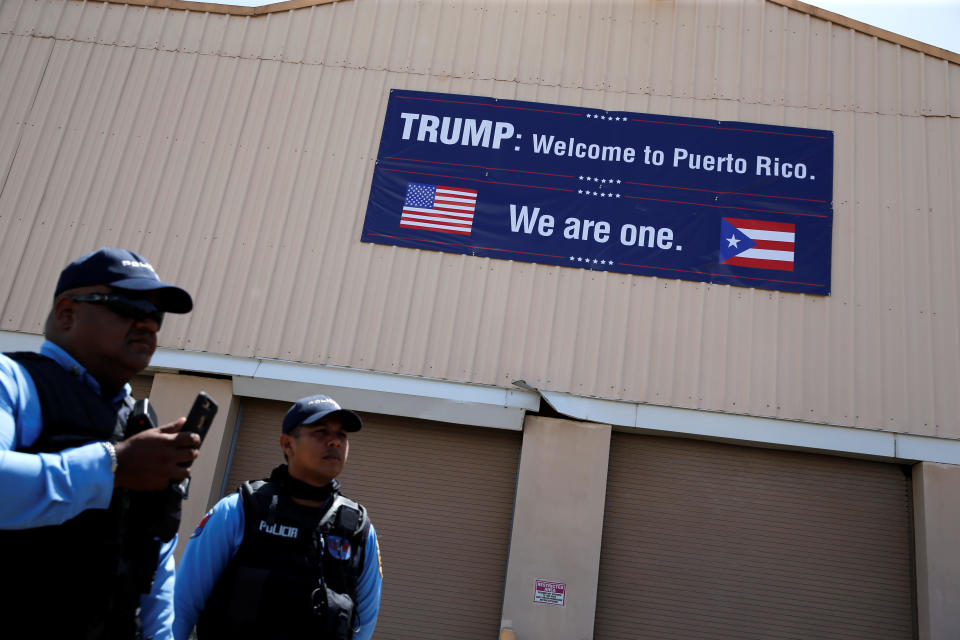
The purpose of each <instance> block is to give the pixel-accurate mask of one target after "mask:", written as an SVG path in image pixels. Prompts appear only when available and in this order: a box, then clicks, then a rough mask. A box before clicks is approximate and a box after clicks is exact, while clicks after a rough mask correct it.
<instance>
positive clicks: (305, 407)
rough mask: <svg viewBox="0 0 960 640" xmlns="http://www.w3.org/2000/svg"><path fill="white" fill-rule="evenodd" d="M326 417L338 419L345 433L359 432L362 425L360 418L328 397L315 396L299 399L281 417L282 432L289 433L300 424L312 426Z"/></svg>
mask: <svg viewBox="0 0 960 640" xmlns="http://www.w3.org/2000/svg"><path fill="white" fill-rule="evenodd" d="M327 416H333V417H335V418H339V419H340V422H341V423H342V424H343V428H344V430H345V431H360V428H361V427H362V426H363V423H362V422H361V421H360V416H358V415H357V414H355V413H354V412H353V411H350V410H349V409H342V408H341V407H340V405H339V404H337V401H336V400H334V399H333V398H331V397H330V396H324V395H315V396H307V397H306V398H300V399H299V400H297V402H296V404H294V405H293V406H292V407H290V410H289V411H287V415H285V416H283V432H284V433H290V432H291V431H293V430H294V429H295V428H296V427H299V426H300V425H301V424H313V423H314V422H318V421H320V420H321V419H322V418H326V417H327Z"/></svg>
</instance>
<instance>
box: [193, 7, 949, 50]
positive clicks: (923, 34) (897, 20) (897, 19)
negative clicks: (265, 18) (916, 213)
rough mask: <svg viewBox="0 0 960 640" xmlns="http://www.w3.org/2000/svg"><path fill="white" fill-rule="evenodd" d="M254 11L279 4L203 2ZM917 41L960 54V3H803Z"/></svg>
mask: <svg viewBox="0 0 960 640" xmlns="http://www.w3.org/2000/svg"><path fill="white" fill-rule="evenodd" d="M204 1H205V2H212V3H216V4H233V5H239V6H244V7H255V6H260V5H264V4H270V2H271V1H277V0H204ZM802 1H804V2H806V3H807V4H812V5H815V6H818V7H822V8H824V9H826V10H828V11H833V12H834V13H839V14H841V15H845V16H847V17H849V18H853V19H854V20H859V21H860V22H866V23H867V24H872V25H874V26H876V27H880V28H881V29H886V30H887V31H893V32H894V33H899V34H902V35H905V36H907V37H909V38H913V39H914V40H919V41H921V42H926V43H927V44H932V45H935V46H937V47H942V48H944V49H948V50H950V51H953V52H955V53H960V0H802Z"/></svg>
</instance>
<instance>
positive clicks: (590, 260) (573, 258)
mask: <svg viewBox="0 0 960 640" xmlns="http://www.w3.org/2000/svg"><path fill="white" fill-rule="evenodd" d="M573 261H577V262H586V263H587V264H601V265H604V266H607V265H609V266H611V267H612V266H613V265H614V264H615V263H614V261H613V260H597V259H596V258H584V257H583V256H570V262H573Z"/></svg>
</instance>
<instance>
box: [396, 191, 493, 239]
mask: <svg viewBox="0 0 960 640" xmlns="http://www.w3.org/2000/svg"><path fill="white" fill-rule="evenodd" d="M476 208H477V192H476V191H475V190H474V189H465V188H463V187H443V186H439V185H433V184H421V183H419V182H410V183H408V184H407V197H406V199H404V201H403V214H402V215H401V216H400V226H401V227H405V228H407V229H425V230H427V231H440V232H442V233H458V234H460V235H465V236H468V235H470V232H471V231H473V213H474V210H476Z"/></svg>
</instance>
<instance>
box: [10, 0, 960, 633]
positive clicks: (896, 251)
mask: <svg viewBox="0 0 960 640" xmlns="http://www.w3.org/2000/svg"><path fill="white" fill-rule="evenodd" d="M270 9H271V10H270V11H267V10H253V9H241V8H230V7H226V8H225V7H222V6H220V7H215V6H205V5H201V4H199V3H190V2H181V1H179V0H150V1H144V2H133V3H127V4H119V3H110V2H95V1H86V2H80V1H77V0H8V1H7V2H3V3H0V260H2V265H3V268H2V269H0V348H2V349H3V350H4V351H10V350H15V349H18V348H35V347H37V346H38V345H39V344H40V341H41V340H42V336H41V334H42V325H43V321H44V318H45V315H46V312H47V308H48V304H49V298H48V297H47V295H48V292H51V291H52V290H53V286H54V282H55V279H56V275H57V273H58V272H59V270H60V269H61V268H62V266H63V265H64V264H66V263H67V262H68V261H69V260H70V259H72V258H73V257H76V256H77V255H80V254H81V253H84V252H86V251H89V250H92V249H95V248H98V247H100V246H123V247H127V248H130V249H133V250H136V251H139V252H141V253H143V254H144V255H145V256H147V257H149V258H150V259H151V260H152V262H153V264H154V265H155V266H156V268H157V270H158V271H159V273H161V275H162V276H163V278H164V279H166V280H167V281H172V282H176V283H178V284H181V285H183V286H184V287H185V288H187V289H188V290H189V291H190V292H191V293H192V294H193V295H194V298H195V300H196V309H195V311H194V312H193V313H191V314H189V315H188V316H184V317H171V318H169V319H168V321H167V323H166V324H165V326H164V330H163V332H162V335H161V341H162V346H161V348H160V349H159V350H158V352H157V354H156V355H155V357H154V360H153V363H152V366H151V368H150V369H149V370H148V371H147V372H146V374H147V376H148V377H144V378H138V380H137V381H136V385H135V386H136V388H137V390H138V391H139V392H141V393H146V394H149V395H150V397H151V399H152V400H153V401H154V403H155V405H156V406H157V407H158V408H159V410H160V411H161V414H162V415H161V417H163V416H164V415H165V416H168V417H172V416H175V415H177V414H178V413H183V412H185V411H186V410H187V408H188V407H189V404H190V402H191V400H192V396H193V395H194V394H195V393H196V391H198V390H200V389H201V388H202V389H205V390H206V391H207V392H208V393H211V395H213V396H214V397H215V398H216V399H217V400H218V402H219V403H220V407H221V411H220V413H219V414H218V416H217V420H216V423H215V425H214V428H213V430H212V431H211V433H210V436H209V438H208V440H207V442H206V443H205V445H204V448H203V454H202V455H201V458H200V459H199V461H198V463H197V466H196V470H195V474H194V483H193V488H192V489H191V493H192V496H191V500H190V501H189V504H188V506H187V508H186V509H185V519H184V524H183V527H182V530H181V534H188V532H189V531H190V530H191V529H192V527H193V526H194V524H195V522H196V521H197V520H198V519H199V517H200V516H201V514H202V513H203V512H204V511H205V510H206V509H207V508H208V507H209V504H211V503H212V502H213V501H215V500H216V499H218V498H219V497H220V496H221V495H224V494H225V493H227V492H229V491H231V490H232V489H233V488H234V487H235V486H236V484H237V483H239V482H241V481H242V480H245V479H248V478H251V477H254V476H257V475H259V474H263V473H265V472H266V471H268V470H269V469H270V468H271V466H272V465H273V464H275V463H277V462H278V461H279V458H280V453H279V448H278V446H277V440H278V438H279V419H280V417H281V416H282V415H283V412H284V411H285V410H286V408H287V407H288V405H289V403H290V402H292V401H294V400H296V399H297V398H299V397H301V396H304V395H307V394H309V393H317V392H324V393H329V394H330V395H333V396H334V397H336V398H337V399H338V400H340V401H341V403H342V404H344V405H345V406H347V407H349V408H352V409H355V410H358V411H361V412H363V415H364V417H365V420H366V425H367V426H366V427H365V429H364V430H363V431H362V432H360V433H358V434H357V437H356V438H355V439H354V445H353V449H352V451H351V460H350V463H349V464H348V467H347V471H346V472H345V474H344V477H343V482H344V487H345V489H346V492H347V494H348V495H350V496H351V497H353V498H355V499H358V500H359V501H361V502H363V503H364V504H365V505H367V507H368V508H369V509H370V512H371V515H372V517H373V520H374V522H375V523H376V525H377V528H378V532H379V534H380V536H381V547H382V551H383V558H384V604H383V609H382V612H381V621H380V624H379V625H378V630H377V634H376V637H378V638H414V637H416V638H451V637H456V638H474V637H476V638H490V637H496V635H497V634H498V633H500V632H501V630H504V631H503V634H504V637H508V636H509V634H510V633H512V634H513V635H514V636H515V637H516V638H519V639H520V640H527V639H528V638H569V639H570V640H581V639H583V638H594V637H595V638H598V639H606V638H635V637H657V638H684V639H692V638H720V637H737V638H744V637H751V638H779V637H783V638H795V637H823V638H827V637H849V638H860V637H862V638H913V637H919V638H922V639H925V640H926V639H941V638H942V639H949V638H955V637H957V636H958V635H960V613H958V612H957V609H956V607H954V606H952V604H953V603H955V602H956V601H957V600H958V599H960V552H958V551H957V550H956V549H955V540H956V539H958V538H960V509H958V507H957V504H958V502H957V500H956V498H955V496H956V495H958V493H960V472H958V470H960V393H957V380H958V379H960V287H958V286H957V284H958V282H960V261H958V260H957V258H956V255H957V254H958V251H957V249H958V245H960V222H958V218H957V215H958V213H957V203H958V202H960V186H958V185H960V161H958V160H957V157H956V155H957V154H956V152H955V149H957V148H960V125H958V121H960V120H958V118H960V107H958V105H960V56H958V55H957V54H954V53H950V52H946V51H943V50H939V49H935V48H933V47H929V46H927V45H922V44H920V43H916V42H913V41H909V40H907V39H905V38H902V37H899V36H895V35H893V34H889V33H886V32H882V31H880V30H877V29H873V28H870V27H867V26H866V25H861V24H858V23H854V22H852V21H850V20H848V19H845V18H841V17H839V16H835V15H832V14H829V13H827V12H824V11H822V10H819V9H814V8H812V7H809V6H807V5H804V4H803V3H802V2H797V1H795V0H776V1H764V0H735V1H731V2H711V1H708V0H676V1H672V0H637V1H635V2H627V1H622V2H621V1H615V2H599V1H591V2H588V1H586V0H584V1H583V2H561V1H554V0H544V1H543V2H527V1H521V0H516V1H514V0H509V1H507V2H493V1H485V0H477V1H476V2H462V3H461V2H445V1H441V0H426V1H424V2H416V3H413V2H410V3H408V2H402V1H400V0H346V1H343V2H332V3H331V2H306V1H299V0H296V1H294V2H289V3H282V4H279V5H274V6H273V7H271V8H270ZM391 89H406V90H417V91H433V92H440V93H455V94H467V95H476V96H483V97H496V98H506V99H513V100H524V101H531V102H541V103H546V104H553V105H567V106H573V107H590V108H596V109H610V110H624V111H631V112H636V113H650V114H659V115H670V116H681V117H696V118H710V119H717V120H730V121H741V122H750V123H758V124H765V125H782V126H791V127H809V128H817V129H826V130H830V131H833V133H834V140H835V146H834V176H833V182H834V194H833V212H834V219H833V250H832V265H833V266H832V277H831V280H832V291H831V295H829V296H815V295H805V294H796V293H783V292H776V291H765V290H761V289H753V288H744V287H733V286H727V285H717V284H706V283H698V282H686V281H679V280H672V279H666V278H655V277H647V276H637V275H627V274H617V273H612V272H596V271H587V270H584V269H576V268H569V267H553V266H546V265H540V264H531V263H522V262H514V261H509V260H497V259H491V258H480V257H474V256H468V255H455V254H450V253H443V252H440V251H424V250H419V249H406V248H400V247H391V246H385V245H374V244H368V243H363V242H361V241H360V233H361V228H362V226H363V221H364V213H365V210H366V204H367V199H368V197H369V195H370V189H371V177H372V174H373V170H374V164H375V161H376V158H377V148H378V144H379V140H380V134H381V131H382V128H383V122H384V113H385V110H386V106H387V101H388V97H389V93H390V90H391Z"/></svg>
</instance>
